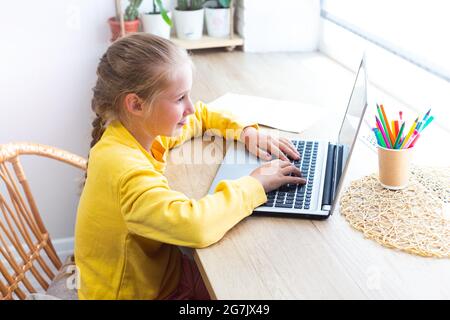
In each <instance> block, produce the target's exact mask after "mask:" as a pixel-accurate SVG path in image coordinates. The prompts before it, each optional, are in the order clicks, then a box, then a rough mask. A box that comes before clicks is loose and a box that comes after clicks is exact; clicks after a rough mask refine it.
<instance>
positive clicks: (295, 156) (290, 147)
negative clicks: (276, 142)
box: [280, 138, 300, 159]
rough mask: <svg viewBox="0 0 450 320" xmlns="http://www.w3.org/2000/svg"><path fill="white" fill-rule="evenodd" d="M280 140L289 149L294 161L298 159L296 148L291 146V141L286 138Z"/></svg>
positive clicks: (298, 154)
mask: <svg viewBox="0 0 450 320" xmlns="http://www.w3.org/2000/svg"><path fill="white" fill-rule="evenodd" d="M280 140H281V141H282V142H284V143H285V144H286V145H287V146H288V147H289V149H290V150H292V151H293V157H294V159H297V158H300V153H299V152H298V151H297V148H295V146H294V145H293V144H292V142H291V140H289V139H287V138H280Z"/></svg>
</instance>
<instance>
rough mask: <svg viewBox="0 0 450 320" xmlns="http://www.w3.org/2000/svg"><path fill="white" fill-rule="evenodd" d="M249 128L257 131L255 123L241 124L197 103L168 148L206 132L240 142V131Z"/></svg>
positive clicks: (170, 139) (229, 116)
mask: <svg viewBox="0 0 450 320" xmlns="http://www.w3.org/2000/svg"><path fill="white" fill-rule="evenodd" d="M249 126H251V127H254V128H255V129H259V127H258V124H256V123H244V122H241V121H239V120H238V119H237V118H236V116H234V115H232V114H231V113H224V112H219V111H215V110H210V109H209V108H208V107H207V105H206V104H204V103H203V102H201V101H199V102H197V103H196V104H195V113H194V114H193V115H192V116H191V117H190V119H189V122H188V124H187V125H186V127H185V128H184V130H183V133H182V134H181V135H180V136H178V137H175V138H169V143H168V147H169V149H171V148H174V147H176V146H178V145H180V144H182V143H183V142H185V141H187V140H189V139H191V138H193V137H199V136H201V135H202V134H204V133H205V131H206V130H209V131H210V132H211V133H214V134H217V135H220V136H222V137H225V138H227V139H234V140H240V138H241V133H242V131H243V130H244V128H246V127H249Z"/></svg>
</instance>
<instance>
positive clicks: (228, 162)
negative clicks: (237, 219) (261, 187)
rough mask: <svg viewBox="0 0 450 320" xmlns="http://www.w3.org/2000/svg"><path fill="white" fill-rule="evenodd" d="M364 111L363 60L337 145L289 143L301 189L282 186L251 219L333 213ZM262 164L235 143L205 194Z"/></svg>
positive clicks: (327, 142) (326, 142)
mask: <svg viewBox="0 0 450 320" xmlns="http://www.w3.org/2000/svg"><path fill="white" fill-rule="evenodd" d="M366 108H367V78H366V63H365V58H364V57H363V58H362V59H361V62H360V64H359V68H358V72H357V74H356V79H355V82H354V85H353V89H352V92H351V94H350V99H349V102H348V105H347V109H346V111H345V113H344V115H343V120H342V123H341V126H340V130H339V135H338V140H337V142H331V141H324V140H320V141H313V140H308V141H305V140H292V143H293V144H294V146H295V147H296V148H297V151H298V152H299V153H300V155H301V158H300V160H295V161H294V160H291V161H292V162H293V164H294V165H295V166H296V167H297V168H299V169H300V170H301V172H302V177H304V178H305V179H306V180H307V183H306V184H305V185H294V184H292V185H289V184H288V185H285V186H282V187H280V188H279V189H277V190H274V191H271V192H269V193H267V199H268V201H267V202H266V203H265V204H263V205H261V206H259V207H257V208H256V209H255V210H254V212H253V215H271V216H289V217H298V218H307V219H327V218H328V217H329V216H330V215H331V214H332V213H333V211H334V210H335V208H336V204H337V202H338V200H337V199H338V194H339V192H340V189H341V187H342V183H341V182H342V181H343V180H344V179H343V178H344V176H345V173H346V171H347V167H348V163H349V160H350V156H351V154H352V151H353V148H354V146H355V142H356V139H357V136H358V132H359V130H360V128H361V123H362V120H363V118H364V114H365V112H366ZM263 162H264V160H260V159H258V158H257V157H256V156H254V155H253V154H251V153H249V152H248V151H247V150H246V149H245V146H244V144H242V143H240V142H236V143H234V144H231V145H230V147H229V148H228V149H227V151H226V154H225V157H224V159H223V161H222V164H221V166H220V168H219V170H218V171H217V173H216V176H215V178H214V180H213V182H212V184H211V188H210V190H209V194H212V193H214V190H215V188H216V186H217V184H218V183H219V181H221V180H232V179H238V178H240V177H243V176H246V175H249V174H250V173H251V172H252V171H253V170H254V169H256V168H257V167H259V166H261V165H262V164H263Z"/></svg>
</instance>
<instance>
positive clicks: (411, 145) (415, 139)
mask: <svg viewBox="0 0 450 320" xmlns="http://www.w3.org/2000/svg"><path fill="white" fill-rule="evenodd" d="M419 138H420V132H419V133H418V134H417V135H416V137H415V138H414V140H413V142H411V144H410V145H409V148H412V147H414V145H415V144H416V142H417V140H419Z"/></svg>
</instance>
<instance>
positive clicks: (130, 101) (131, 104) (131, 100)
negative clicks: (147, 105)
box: [124, 93, 144, 116]
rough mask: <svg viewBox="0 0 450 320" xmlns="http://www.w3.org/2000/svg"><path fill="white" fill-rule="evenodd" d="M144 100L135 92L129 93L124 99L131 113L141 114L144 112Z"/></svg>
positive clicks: (125, 105)
mask: <svg viewBox="0 0 450 320" xmlns="http://www.w3.org/2000/svg"><path fill="white" fill-rule="evenodd" d="M142 104H143V101H142V99H141V98H139V97H138V96H137V95H136V94H135V93H128V94H127V95H126V96H125V99H124V107H125V109H126V111H128V112H129V113H131V114H133V115H136V116H139V115H141V114H142V113H143V110H144V109H143V107H142Z"/></svg>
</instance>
